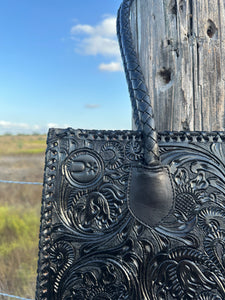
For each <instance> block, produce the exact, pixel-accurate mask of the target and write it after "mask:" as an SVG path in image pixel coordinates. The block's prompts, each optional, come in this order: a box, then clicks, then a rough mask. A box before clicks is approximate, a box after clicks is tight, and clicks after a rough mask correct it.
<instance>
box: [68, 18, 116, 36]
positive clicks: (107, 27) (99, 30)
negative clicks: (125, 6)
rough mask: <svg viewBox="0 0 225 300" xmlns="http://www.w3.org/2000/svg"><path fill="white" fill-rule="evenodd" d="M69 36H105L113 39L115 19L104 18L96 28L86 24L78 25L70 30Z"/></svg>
mask: <svg viewBox="0 0 225 300" xmlns="http://www.w3.org/2000/svg"><path fill="white" fill-rule="evenodd" d="M70 32H71V34H72V35H74V34H79V33H86V34H90V35H95V36H97V35H98V36H107V37H111V38H113V39H114V38H115V36H116V17H109V16H107V17H105V19H104V20H103V21H102V22H101V23H100V24H98V25H96V26H91V25H88V24H84V25H82V24H78V25H75V26H73V27H72V28H71V31H70Z"/></svg>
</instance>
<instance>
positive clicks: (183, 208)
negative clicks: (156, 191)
mask: <svg viewBox="0 0 225 300" xmlns="http://www.w3.org/2000/svg"><path fill="white" fill-rule="evenodd" d="M174 179H175V183H176V187H175V190H176V200H175V208H176V210H178V211H179V212H180V213H181V212H182V214H184V215H185V216H190V214H192V213H193V212H194V210H198V209H199V206H200V205H202V204H203V203H205V202H207V201H213V200H214V199H215V195H214V194H212V193H211V194H209V193H207V188H208V186H209V183H208V182H207V180H206V178H205V172H203V171H201V172H199V173H198V174H196V176H195V177H194V178H192V179H191V178H190V176H189V173H188V171H187V170H186V169H185V168H178V169H177V171H176V173H175V174H174Z"/></svg>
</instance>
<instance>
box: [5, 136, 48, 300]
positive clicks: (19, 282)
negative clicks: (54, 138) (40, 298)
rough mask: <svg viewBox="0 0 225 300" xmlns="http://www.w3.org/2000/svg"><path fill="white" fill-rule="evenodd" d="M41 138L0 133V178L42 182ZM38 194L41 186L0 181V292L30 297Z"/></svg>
mask: <svg viewBox="0 0 225 300" xmlns="http://www.w3.org/2000/svg"><path fill="white" fill-rule="evenodd" d="M45 141H46V136H43V135H33V136H25V135H21V136H0V170H1V172H0V179H1V180H12V181H35V182H42V181H43V170H44V152H45V148H46V144H45ZM41 193H42V186H37V185H19V184H8V183H0V266H1V267H0V292H5V293H9V294H13V295H17V296H21V297H25V298H31V299H34V294H35V284H36V269H37V256H38V235H39V223H40V207H41ZM0 299H2V300H3V299H4V300H5V299H6V298H5V297H2V298H1V296H0Z"/></svg>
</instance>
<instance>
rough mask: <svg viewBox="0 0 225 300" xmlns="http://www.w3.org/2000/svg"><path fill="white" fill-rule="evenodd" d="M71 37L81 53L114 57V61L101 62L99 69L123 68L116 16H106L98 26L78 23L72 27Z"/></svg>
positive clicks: (110, 70) (113, 69)
mask: <svg viewBox="0 0 225 300" xmlns="http://www.w3.org/2000/svg"><path fill="white" fill-rule="evenodd" d="M77 37H79V39H78V38H77ZM71 38H72V39H73V40H74V41H76V49H75V50H76V51H78V52H79V53H82V54H84V55H101V56H104V57H111V58H114V60H115V61H114V62H111V63H102V64H100V66H99V69H100V70H101V71H108V72H116V71H121V70H122V68H121V57H120V50H119V45H118V41H117V37H116V18H115V17H112V16H105V18H104V19H103V20H102V21H101V22H100V23H99V24H97V25H96V26H91V25H89V24H77V25H75V26H73V27H72V28H71Z"/></svg>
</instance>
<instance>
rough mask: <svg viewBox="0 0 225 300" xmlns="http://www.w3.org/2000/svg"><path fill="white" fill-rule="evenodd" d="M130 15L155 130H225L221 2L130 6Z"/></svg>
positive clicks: (157, 1)
mask: <svg viewBox="0 0 225 300" xmlns="http://www.w3.org/2000/svg"><path fill="white" fill-rule="evenodd" d="M131 13H132V31H133V36H134V40H135V45H136V50H137V52H138V54H139V58H140V64H141V67H142V70H143V72H144V75H145V79H146V83H147V85H148V87H149V92H150V96H151V99H152V101H153V108H154V112H155V120H156V126H157V128H158V130H160V131H162V130H185V131H188V130H204V131H211V130H219V131H220V130H224V127H225V125H224V89H225V86H224V78H225V72H224V65H225V59H224V58H225V47H224V45H225V44H224V40H225V1H224V0H218V1H215V0H196V1H192V0H135V1H134V3H133V6H132V11H131Z"/></svg>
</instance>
